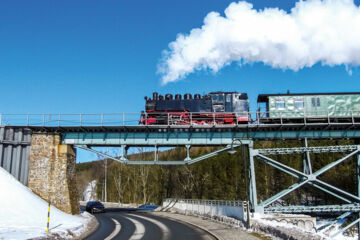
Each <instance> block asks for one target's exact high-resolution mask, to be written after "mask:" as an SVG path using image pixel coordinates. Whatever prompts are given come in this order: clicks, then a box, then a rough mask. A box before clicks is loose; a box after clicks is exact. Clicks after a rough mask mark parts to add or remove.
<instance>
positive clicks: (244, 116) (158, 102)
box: [141, 91, 249, 125]
mask: <svg viewBox="0 0 360 240" xmlns="http://www.w3.org/2000/svg"><path fill="white" fill-rule="evenodd" d="M145 101H146V104H145V112H142V117H141V124H143V125H209V124H219V125H228V124H247V123H248V121H249V100H248V96H247V94H246V93H238V92H221V91H218V92H210V93H209V94H204V95H200V94H194V95H193V96H192V95H191V94H189V93H187V94H184V95H183V96H182V95H181V94H175V96H173V95H172V94H166V95H165V96H163V95H159V94H158V93H156V92H154V93H153V96H152V98H148V97H145Z"/></svg>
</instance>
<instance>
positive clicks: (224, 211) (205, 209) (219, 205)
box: [163, 198, 249, 222]
mask: <svg viewBox="0 0 360 240" xmlns="http://www.w3.org/2000/svg"><path fill="white" fill-rule="evenodd" d="M163 208H165V209H166V208H176V209H178V210H181V211H184V212H185V213H192V214H195V215H201V216H205V217H210V218H213V217H215V216H225V217H230V218H235V219H237V220H240V221H244V222H246V221H247V220H248V219H249V203H248V202H246V201H231V200H199V199H175V198H167V199H164V201H163Z"/></svg>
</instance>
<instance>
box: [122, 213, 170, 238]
mask: <svg viewBox="0 0 360 240" xmlns="http://www.w3.org/2000/svg"><path fill="white" fill-rule="evenodd" d="M129 215H131V216H136V217H139V218H142V219H145V220H147V221H149V222H152V223H153V224H155V225H157V226H158V227H159V228H160V229H161V231H162V233H163V237H162V238H161V239H170V230H169V228H168V227H167V226H166V225H165V224H163V223H162V222H160V221H158V220H155V219H152V218H148V217H145V216H140V215H134V214H129Z"/></svg>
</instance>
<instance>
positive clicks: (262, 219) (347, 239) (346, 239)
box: [252, 213, 358, 240]
mask: <svg viewBox="0 0 360 240" xmlns="http://www.w3.org/2000/svg"><path fill="white" fill-rule="evenodd" d="M271 216H272V215H271V214H266V215H263V214H259V213H253V217H252V219H255V220H256V221H258V222H259V223H262V224H265V225H267V226H272V227H274V228H278V229H279V228H283V229H289V230H291V229H297V230H300V231H303V232H308V233H311V234H313V235H314V236H318V237H319V238H321V239H330V237H329V236H332V235H333V234H335V233H337V232H338V231H339V230H340V229H341V227H344V226H341V225H342V224H343V222H339V223H337V224H335V225H334V226H333V227H332V229H331V230H329V231H326V234H325V232H324V231H319V232H311V231H310V232H309V231H305V230H304V229H301V228H299V227H297V226H295V225H293V224H291V223H287V222H278V221H272V220H268V219H266V218H269V217H271ZM287 216H292V215H291V214H287ZM293 216H301V215H293ZM274 217H275V216H274ZM332 220H333V219H322V220H321V221H319V220H317V222H316V225H317V228H318V227H320V226H322V225H325V224H327V223H328V222H331V221H332ZM331 239H334V240H355V239H358V237H357V234H355V236H353V237H351V236H346V235H344V234H339V235H337V236H335V237H333V238H331Z"/></svg>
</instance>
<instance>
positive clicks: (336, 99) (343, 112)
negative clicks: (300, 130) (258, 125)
mask: <svg viewBox="0 0 360 240" xmlns="http://www.w3.org/2000/svg"><path fill="white" fill-rule="evenodd" d="M257 102H258V104H259V110H260V112H261V113H260V114H258V120H259V121H260V122H264V123H265V122H279V121H281V122H299V121H300V122H302V121H314V122H324V121H335V122H350V121H354V119H358V118H360V92H348V93H291V94H290V93H289V92H288V93H287V94H260V95H259V96H258V100H257ZM264 109H265V111H264Z"/></svg>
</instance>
